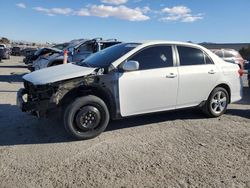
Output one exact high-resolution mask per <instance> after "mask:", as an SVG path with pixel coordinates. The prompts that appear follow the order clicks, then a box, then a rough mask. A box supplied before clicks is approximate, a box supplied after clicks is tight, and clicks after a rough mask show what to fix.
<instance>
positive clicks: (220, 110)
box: [202, 87, 229, 117]
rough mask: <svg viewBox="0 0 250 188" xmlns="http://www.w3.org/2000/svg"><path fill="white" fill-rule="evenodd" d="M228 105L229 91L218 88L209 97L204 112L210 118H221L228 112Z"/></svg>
mask: <svg viewBox="0 0 250 188" xmlns="http://www.w3.org/2000/svg"><path fill="white" fill-rule="evenodd" d="M228 103H229V94H228V92H227V90H226V89H224V88H222V87H217V88H215V89H214V90H213V91H212V93H211V94H210V96H209V97H208V100H207V101H206V103H205V105H204V106H203V108H202V111H203V112H204V113H205V114H206V115H207V116H209V117H219V116H221V115H222V114H224V113H225V111H226V110H227V106H228Z"/></svg>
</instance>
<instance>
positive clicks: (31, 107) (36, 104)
mask: <svg viewBox="0 0 250 188" xmlns="http://www.w3.org/2000/svg"><path fill="white" fill-rule="evenodd" d="M25 95H27V91H26V90H25V89H20V90H19V91H18V92H17V98H16V103H17V106H19V108H20V109H21V110H22V111H23V112H34V111H47V110H49V109H51V108H54V107H56V104H54V103H50V101H49V100H40V101H27V99H25Z"/></svg>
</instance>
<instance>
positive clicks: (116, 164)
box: [0, 57, 250, 188]
mask: <svg viewBox="0 0 250 188" xmlns="http://www.w3.org/2000/svg"><path fill="white" fill-rule="evenodd" d="M26 72H28V70H27V69H26V67H25V65H24V64H23V63H21V58H20V57H19V58H18V57H11V60H6V61H3V63H0V187H32V188H33V187H250V89H249V88H248V87H245V88H244V99H243V100H242V101H241V102H239V103H238V104H233V105H230V108H229V110H228V111H227V113H226V115H223V116H222V117H220V118H217V119H206V118H205V117H204V116H203V115H202V114H201V113H200V112H199V111H197V110H183V111H177V112H166V113H161V114H155V115H147V116H142V117H136V118H130V119H124V120H120V121H115V122H112V123H111V124H110V126H109V128H108V130H107V131H105V132H104V133H103V134H102V135H101V136H99V137H98V138H95V139H92V140H87V141H74V140H72V139H71V138H70V137H68V136H67V133H66V132H65V131H64V129H63V126H62V125H61V124H60V123H57V122H56V121H53V120H45V119H40V120H39V119H37V118H35V117H32V116H30V115H28V114H25V113H22V112H20V110H19V109H18V107H17V106H16V105H15V102H16V92H17V90H18V89H19V88H20V87H22V83H21V76H22V75H23V74H24V73H26ZM245 86H246V85H245Z"/></svg>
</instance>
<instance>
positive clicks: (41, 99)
mask: <svg viewBox="0 0 250 188" xmlns="http://www.w3.org/2000/svg"><path fill="white" fill-rule="evenodd" d="M56 91H57V87H56V86H52V85H33V84H32V83H30V82H28V81H26V80H24V88H22V89H20V90H19V91H18V93H17V105H18V106H19V107H20V108H21V110H22V111H23V112H36V114H38V113H41V112H44V113H45V112H46V111H47V110H48V109H51V108H55V107H56V103H55V102H53V101H52V96H53V94H54V93H55V92H56Z"/></svg>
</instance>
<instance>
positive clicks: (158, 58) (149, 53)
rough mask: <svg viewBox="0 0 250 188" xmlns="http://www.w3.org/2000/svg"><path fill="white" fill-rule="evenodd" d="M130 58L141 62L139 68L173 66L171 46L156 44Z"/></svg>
mask: <svg viewBox="0 0 250 188" xmlns="http://www.w3.org/2000/svg"><path fill="white" fill-rule="evenodd" d="M129 60H133V61H138V62H139V70H147V69H155V68H163V67H172V66H173V55H172V47H171V46H154V47H149V48H146V49H144V50H142V51H140V52H139V53H137V54H136V55H134V56H133V57H132V58H130V59H129Z"/></svg>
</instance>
